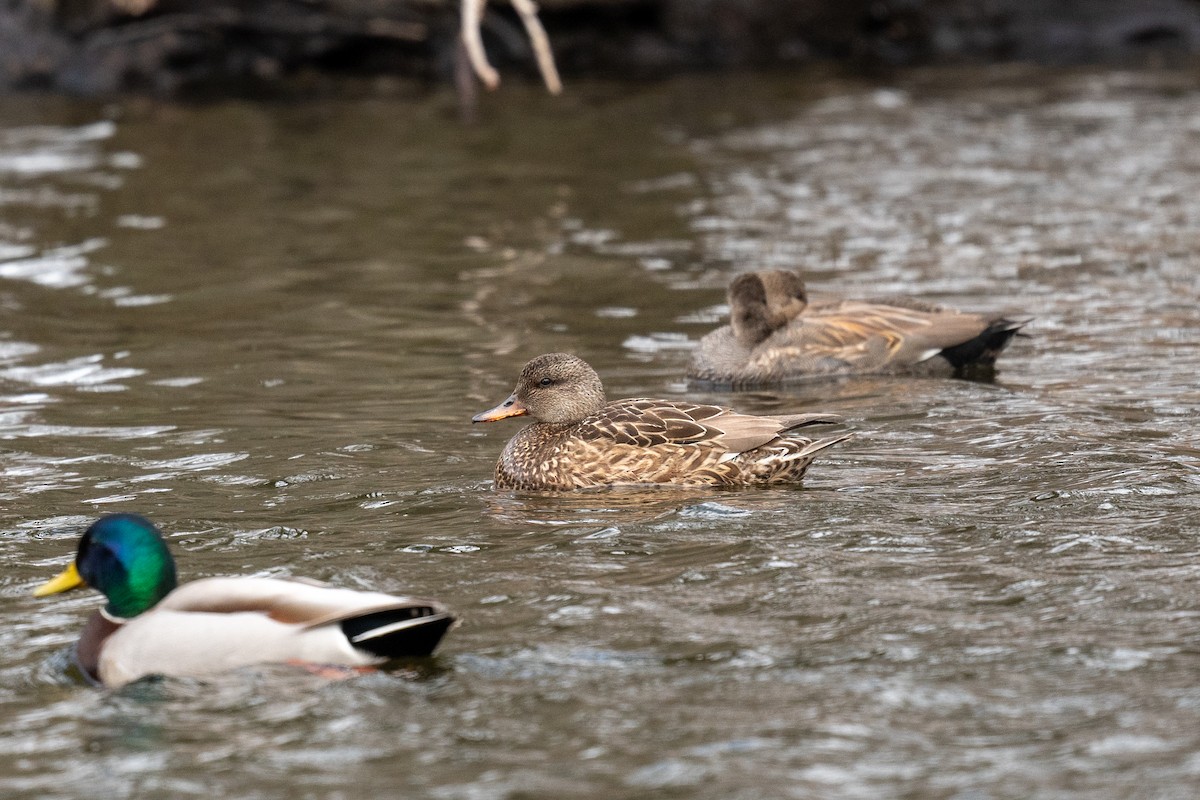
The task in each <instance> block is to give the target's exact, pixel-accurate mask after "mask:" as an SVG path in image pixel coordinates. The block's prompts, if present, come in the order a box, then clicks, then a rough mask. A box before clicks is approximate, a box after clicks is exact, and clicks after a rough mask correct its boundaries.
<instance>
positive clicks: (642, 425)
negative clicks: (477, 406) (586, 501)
mask: <svg viewBox="0 0 1200 800" xmlns="http://www.w3.org/2000/svg"><path fill="white" fill-rule="evenodd" d="M524 415H529V416H532V417H533V418H534V422H533V424H531V425H528V426H527V427H525V428H524V429H523V430H521V431H520V432H518V433H517V435H516V436H514V437H513V438H512V439H510V440H509V441H508V444H507V445H505V447H504V452H502V453H501V454H500V460H499V462H498V463H497V464H496V488H498V489H524V490H537V489H582V488H586V487H591V486H613V485H623V484H624V485H629V484H675V485H680V486H752V485H768V484H781V483H796V482H798V481H799V480H800V479H801V477H803V475H804V472H805V471H806V470H807V469H808V465H809V464H810V463H811V462H812V460H813V458H814V457H815V456H816V454H817V453H818V452H820V451H821V450H824V449H825V448H826V447H829V446H830V445H833V444H837V443H838V442H840V441H842V440H843V439H847V438H849V434H842V435H839V436H832V437H829V438H826V439H817V440H815V441H814V440H812V439H805V438H802V437H800V436H791V435H786V434H788V433H789V432H790V431H792V430H793V429H795V428H800V427H803V426H806V425H817V424H821V423H834V422H840V421H841V417H839V416H837V415H835V414H794V415H785V416H779V417H756V416H752V415H750V414H739V413H738V412H736V411H733V410H732V409H729V408H722V407H721V406H710V405H702V404H698V403H687V402H677V401H673V400H646V399H632V400H616V401H613V402H611V403H606V402H605V399H604V387H603V385H602V384H601V383H600V376H599V375H597V374H596V371H595V370H594V369H592V368H591V367H590V366H588V364H587V363H586V362H584V361H583V360H582V359H580V358H576V357H575V356H572V355H568V354H566V353H548V354H546V355H541V356H538V357H537V358H535V359H533V360H532V361H530V362H529V363H528V364H526V365H525V367H524V369H522V370H521V376H520V378H518V380H517V388H516V389H515V390H514V391H513V393H512V395H511V396H510V397H509V398H508V399H507V400H505V401H504V402H503V403H501V404H500V405H498V406H496V407H495V408H493V409H491V410H489V411H484V412H483V413H482V414H477V415H476V416H475V417H474V418H472V420H471V421H472V422H494V421H496V420H499V419H505V418H506V417H519V416H524Z"/></svg>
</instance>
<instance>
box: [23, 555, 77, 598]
mask: <svg viewBox="0 0 1200 800" xmlns="http://www.w3.org/2000/svg"><path fill="white" fill-rule="evenodd" d="M83 585H84V583H83V578H82V577H80V575H79V570H77V569H75V562H74V561H72V562H71V565H70V566H69V567H67V568H66V569H64V570H63V571H62V572H61V573H59V574H58V576H57V577H54V578H51V579H50V580H48V581H46V582H45V583H43V584H42V585H41V586H39V587H37V588H36V589H34V590H33V596H34V597H45V596H46V595H48V594H58V593H59V592H65V591H67V590H68V589H74V588H75V587H76V586H83Z"/></svg>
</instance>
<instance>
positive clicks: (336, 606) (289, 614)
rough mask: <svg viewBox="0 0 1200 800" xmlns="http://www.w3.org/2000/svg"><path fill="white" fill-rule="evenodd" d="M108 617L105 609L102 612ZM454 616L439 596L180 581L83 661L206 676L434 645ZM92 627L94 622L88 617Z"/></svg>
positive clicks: (112, 670) (112, 674)
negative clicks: (436, 599) (254, 666)
mask: <svg viewBox="0 0 1200 800" xmlns="http://www.w3.org/2000/svg"><path fill="white" fill-rule="evenodd" d="M101 619H103V618H102V617H101ZM453 622H454V618H453V616H451V615H450V613H449V612H448V611H447V610H446V609H445V608H444V607H443V606H441V604H439V603H436V602H433V601H430V600H418V599H414V598H407V597H397V596H393V595H387V594H382V593H379V592H358V591H354V590H350V589H339V588H335V587H331V586H325V585H323V584H316V583H313V582H307V581H296V580H286V579H280V578H207V579H204V580H198V581H193V582H191V583H187V584H184V585H183V586H180V587H179V588H178V589H176V590H175V591H173V592H171V594H169V595H167V597H166V598H164V599H163V600H162V602H160V603H159V604H158V605H157V606H155V608H154V609H152V610H151V611H149V612H147V613H145V614H141V615H139V616H137V617H134V618H133V619H131V620H128V621H124V622H123V623H122V624H121V625H120V626H119V628H117V629H116V630H115V631H112V632H111V634H110V635H109V636H107V638H105V639H103V640H102V641H101V643H100V647H99V652H98V653H94V652H91V650H92V649H93V648H94V647H95V644H94V643H88V642H87V637H85V638H84V639H83V640H81V642H80V646H79V647H80V649H79V661H80V664H81V665H83V666H84V667H85V668H89V667H90V665H91V664H94V665H95V666H94V667H90V668H91V669H93V670H94V672H95V674H96V675H97V676H98V677H99V678H100V680H101V681H102V682H103V683H104V684H106V685H110V686H119V685H121V684H124V683H128V682H129V681H132V680H136V679H137V678H140V677H142V676H144V675H151V674H165V675H174V676H199V675H207V674H211V673H215V672H221V671H224V670H228V669H233V668H236V667H243V666H249V665H252V664H265V663H280V662H291V661H295V662H307V663H315V664H335V665H344V666H366V665H370V664H379V663H382V662H383V661H385V660H387V659H390V658H397V657H401V656H422V655H429V653H431V652H432V651H433V649H434V647H436V646H437V644H438V642H439V641H440V640H441V637H442V635H443V634H444V633H445V632H446V631H447V630H448V629H449V627H450V625H451V624H452V623H453ZM89 627H91V626H89Z"/></svg>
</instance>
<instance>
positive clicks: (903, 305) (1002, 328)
mask: <svg viewBox="0 0 1200 800" xmlns="http://www.w3.org/2000/svg"><path fill="white" fill-rule="evenodd" d="M729 306H730V324H729V325H726V326H724V327H721V328H718V329H717V330H715V331H713V332H712V333H710V334H708V335H707V336H705V337H704V338H703V339H701V340H700V344H699V346H698V347H697V348H696V351H695V353H693V355H692V362H691V366H690V367H689V368H688V377H689V378H691V379H693V380H697V381H702V382H706V383H712V384H722V385H732V386H736V387H746V386H764V385H771V384H779V383H786V382H788V381H790V380H798V379H803V378H806V377H811V376H818V375H847V374H859V375H865V374H876V375H878V374H883V375H887V374H918V375H945V376H950V375H954V374H956V373H957V374H961V373H963V372H964V371H969V370H972V369H975V368H980V367H982V368H984V369H987V368H990V367H991V366H992V365H993V364H994V363H995V360H996V357H997V356H998V355H999V354H1000V352H1001V351H1002V350H1003V349H1004V348H1005V346H1007V344H1008V342H1009V340H1010V339H1011V338H1012V337H1013V336H1014V335H1016V333H1017V331H1018V330H1020V328H1021V326H1022V325H1024V324H1025V323H1026V322H1027V321H1028V320H1025V321H1013V320H1009V319H1005V318H1004V317H999V316H992V317H987V316H983V315H980V314H967V313H963V312H961V311H956V310H954V309H952V308H946V307H944V306H938V305H934V304H932V303H926V302H923V301H921V300H917V299H914V298H910V297H888V298H881V299H876V300H837V301H832V302H825V303H819V304H814V305H809V304H808V298H807V294H806V293H805V290H804V282H803V281H802V280H801V279H800V276H799V275H797V274H796V273H794V272H785V271H781V270H772V271H766V272H749V273H745V274H743V275H739V276H738V277H737V278H735V279H734V280H733V281H732V282H731V283H730V285H729Z"/></svg>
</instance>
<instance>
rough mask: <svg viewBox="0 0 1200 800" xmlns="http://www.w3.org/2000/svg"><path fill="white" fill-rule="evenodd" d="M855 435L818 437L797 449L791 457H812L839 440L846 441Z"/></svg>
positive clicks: (844, 434)
mask: <svg viewBox="0 0 1200 800" xmlns="http://www.w3.org/2000/svg"><path fill="white" fill-rule="evenodd" d="M853 437H854V434H853V433H843V434H841V435H840V436H830V437H827V438H825V439H817V440H816V441H813V442H810V443H809V444H807V445H805V446H804V447H803V448H801V449H800V450H799V451H797V452H796V454H795V455H793V456H789V458H812V457H813V456H815V455H816V454H817V453H819V452H821V451H822V450H824V449H825V448H826V447H833V446H834V445H835V444H837V443H838V442H844V441H846V440H847V439H852V438H853Z"/></svg>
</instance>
